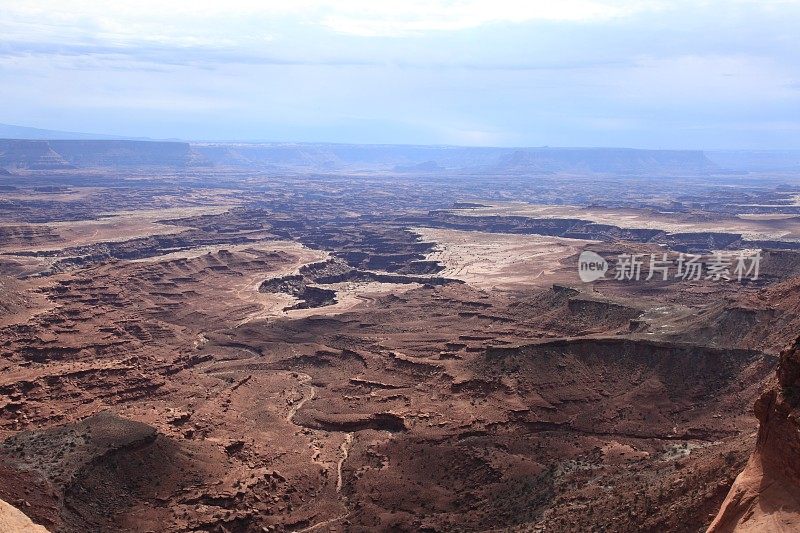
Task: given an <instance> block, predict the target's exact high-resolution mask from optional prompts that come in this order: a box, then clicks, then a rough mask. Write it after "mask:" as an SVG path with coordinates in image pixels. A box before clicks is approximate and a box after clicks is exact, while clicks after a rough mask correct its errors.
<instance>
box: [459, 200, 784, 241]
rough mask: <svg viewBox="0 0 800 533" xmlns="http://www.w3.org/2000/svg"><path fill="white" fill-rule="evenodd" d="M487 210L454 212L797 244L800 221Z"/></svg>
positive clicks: (566, 208)
mask: <svg viewBox="0 0 800 533" xmlns="http://www.w3.org/2000/svg"><path fill="white" fill-rule="evenodd" d="M482 204H483V205H486V206H487V207H476V208H470V209H454V210H451V211H450V212H451V213H453V214H457V215H464V216H524V217H530V218H545V219H564V218H574V219H580V220H587V221H589V222H595V223H598V224H609V225H613V226H618V227H620V228H625V229H654V230H663V231H666V232H668V233H697V232H719V233H736V234H742V235H744V236H745V237H746V238H748V239H754V240H777V239H780V240H793V241H794V240H798V241H800V217H791V218H788V219H773V218H770V219H745V218H742V217H741V216H739V217H731V218H718V219H714V220H686V216H685V215H681V214H677V213H655V212H653V211H647V210H641V209H611V208H600V207H581V206H574V205H540V204H526V203H523V202H503V203H491V204H488V203H487V202H482Z"/></svg>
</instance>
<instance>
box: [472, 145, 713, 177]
mask: <svg viewBox="0 0 800 533" xmlns="http://www.w3.org/2000/svg"><path fill="white" fill-rule="evenodd" d="M714 168H715V165H714V163H713V162H712V161H711V160H709V159H708V158H707V157H706V156H705V154H704V153H703V152H702V151H699V150H637V149H633V148H525V149H520V150H515V151H514V152H513V153H511V154H508V155H505V156H502V157H500V159H499V161H498V162H497V163H496V164H494V165H491V166H490V167H488V168H487V170H489V171H492V172H500V173H513V174H519V173H526V172H576V173H581V174H585V173H589V174H595V173H597V174H600V173H611V174H682V173H691V174H703V173H706V172H708V171H710V170H713V169H714Z"/></svg>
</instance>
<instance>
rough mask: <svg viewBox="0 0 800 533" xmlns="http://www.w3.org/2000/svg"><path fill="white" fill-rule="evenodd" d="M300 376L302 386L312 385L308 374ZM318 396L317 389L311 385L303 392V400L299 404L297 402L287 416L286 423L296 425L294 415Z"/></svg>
mask: <svg viewBox="0 0 800 533" xmlns="http://www.w3.org/2000/svg"><path fill="white" fill-rule="evenodd" d="M298 376H299V377H300V384H301V385H307V384H309V383H311V376H309V375H308V374H298ZM316 395H317V390H316V388H314V386H313V385H309V386H308V389H306V390H305V391H304V392H303V399H302V400H300V401H299V402H297V403H296V404H295V405H294V406H293V407H292V408H291V409H290V410H289V413H288V414H287V415H286V421H287V422H292V423H294V421H293V420H292V419H293V418H294V415H296V414H297V411H299V410H300V409H301V408H302V407H303V406H304V405H305V404H306V403H307V402H309V401H311V400H313V399H314V396H316Z"/></svg>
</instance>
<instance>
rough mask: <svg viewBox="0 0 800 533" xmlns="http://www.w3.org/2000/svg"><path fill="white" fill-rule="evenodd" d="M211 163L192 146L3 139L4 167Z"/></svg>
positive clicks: (0, 145) (1, 160) (0, 159)
mask: <svg viewBox="0 0 800 533" xmlns="http://www.w3.org/2000/svg"><path fill="white" fill-rule="evenodd" d="M208 164H209V163H208V161H207V160H206V159H205V158H204V157H203V156H201V155H200V154H198V153H197V152H195V151H194V150H192V147H191V146H190V145H189V144H188V143H180V142H161V141H127V140H123V141H120V140H57V141H43V140H29V139H0V168H6V169H12V170H14V169H22V170H55V169H69V168H117V167H124V168H133V167H149V166H156V167H178V168H184V167H198V166H207V165H208Z"/></svg>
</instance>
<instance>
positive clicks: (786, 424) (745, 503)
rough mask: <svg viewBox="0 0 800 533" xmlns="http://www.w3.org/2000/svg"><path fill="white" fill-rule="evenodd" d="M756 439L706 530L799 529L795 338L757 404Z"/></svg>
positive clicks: (799, 352) (799, 395)
mask: <svg viewBox="0 0 800 533" xmlns="http://www.w3.org/2000/svg"><path fill="white" fill-rule="evenodd" d="M755 413H756V416H757V417H758V420H759V422H760V426H759V430H758V441H757V443H756V449H755V451H754V452H753V455H752V456H751V457H750V461H749V462H748V464H747V466H746V467H745V469H744V470H743V471H742V473H741V474H739V476H738V477H737V478H736V481H735V482H734V484H733V486H732V487H731V490H730V492H729V493H728V496H727V498H726V499H725V501H724V502H723V504H722V507H721V508H720V511H719V513H718V514H717V517H716V518H715V519H714V521H713V522H712V524H711V526H710V527H709V528H708V531H709V532H714V533H721V532H728V531H738V532H750V531H753V532H756V531H758V532H764V531H787V532H788V531H800V421H799V420H800V419H799V418H798V417H800V338H798V339H797V340H796V341H795V342H794V343H793V344H792V345H791V346H790V347H788V348H787V349H786V350H784V351H783V352H781V356H780V363H779V365H778V370H777V375H776V378H775V380H774V381H773V383H772V385H771V386H770V387H769V388H768V389H767V391H766V392H765V393H764V394H763V395H762V396H761V397H760V398H759V399H758V400H757V401H756V404H755Z"/></svg>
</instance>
